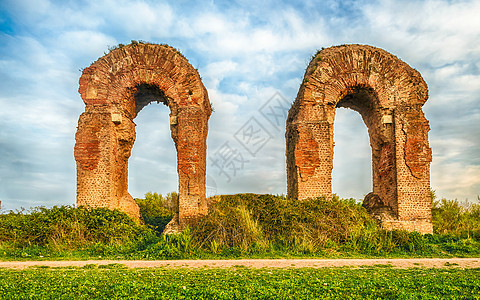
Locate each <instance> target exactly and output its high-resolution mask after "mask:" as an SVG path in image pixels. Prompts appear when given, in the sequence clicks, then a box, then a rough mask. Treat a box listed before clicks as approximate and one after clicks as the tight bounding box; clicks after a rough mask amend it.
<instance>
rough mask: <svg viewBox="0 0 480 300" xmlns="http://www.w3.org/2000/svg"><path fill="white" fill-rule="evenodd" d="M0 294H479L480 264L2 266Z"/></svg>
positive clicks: (478, 296) (350, 296) (412, 296)
mask: <svg viewBox="0 0 480 300" xmlns="http://www.w3.org/2000/svg"><path fill="white" fill-rule="evenodd" d="M0 298H1V299H92V298H96V299H120V298H122V299H126V298H128V299H360V298H362V299H480V269H466V270H462V269H454V268H445V269H423V268H414V269H406V270H400V269H392V268H388V267H383V266H379V267H368V268H367V267H366V268H360V269H352V268H323V269H311V268H302V269H250V268H245V267H238V268H231V269H186V268H182V269H170V268H155V269H153V268H152V269H126V268H123V267H122V266H121V265H110V266H108V265H107V267H106V268H105V267H102V268H100V267H97V266H94V265H89V266H88V265H87V266H86V267H84V268H76V269H67V268H31V269H26V270H13V269H0Z"/></svg>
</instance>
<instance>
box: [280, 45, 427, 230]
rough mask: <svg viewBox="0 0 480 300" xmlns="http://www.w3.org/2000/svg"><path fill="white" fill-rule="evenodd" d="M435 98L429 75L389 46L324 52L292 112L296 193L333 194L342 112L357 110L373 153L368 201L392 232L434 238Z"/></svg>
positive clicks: (290, 153) (290, 146)
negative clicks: (428, 113) (431, 121)
mask: <svg viewBox="0 0 480 300" xmlns="http://www.w3.org/2000/svg"><path fill="white" fill-rule="evenodd" d="M427 99H428V88H427V85H426V83H425V82H424V80H423V79H422V77H421V75H420V74H419V73H418V72H417V71H416V70H414V69H412V68H411V67H410V66H408V65H407V64H406V63H404V62H403V61H401V60H400V59H398V58H397V57H395V56H394V55H392V54H390V53H388V52H386V51H384V50H382V49H379V48H375V47H371V46H364V45H343V46H337V47H331V48H327V49H323V50H321V51H319V52H318V53H317V54H316V55H315V56H314V58H313V59H312V61H311V62H310V64H309V66H308V67H307V70H306V71H305V76H304V80H303V82H302V84H301V86H300V89H299V91H298V94H297V98H296V100H295V102H294V103H293V105H292V107H291V109H290V111H289V114H288V119H287V128H286V133H285V137H286V143H287V149H286V157H287V193H288V196H289V197H293V198H299V199H305V198H309V197H317V196H326V197H330V196H331V194H332V185H331V174H332V168H333V148H334V147H333V146H334V141H333V125H334V119H335V110H336V108H337V107H346V108H350V109H353V110H355V111H357V112H359V113H360V115H361V116H362V119H363V121H364V123H365V125H366V126H367V128H368V133H369V136H370V145H371V148H372V176H373V180H372V181H373V192H372V193H370V194H369V195H367V197H366V199H365V201H364V204H365V205H366V206H367V208H368V209H369V211H370V212H371V213H372V214H373V215H375V216H376V217H377V218H378V219H379V220H380V221H381V224H382V226H383V227H385V228H387V229H407V230H410V231H413V230H416V231H419V232H422V233H431V232H432V225H431V200H430V162H431V149H430V147H429V145H428V131H429V130H430V128H429V125H428V121H427V120H426V119H425V116H424V114H423V111H422V106H423V104H424V103H425V101H426V100H427Z"/></svg>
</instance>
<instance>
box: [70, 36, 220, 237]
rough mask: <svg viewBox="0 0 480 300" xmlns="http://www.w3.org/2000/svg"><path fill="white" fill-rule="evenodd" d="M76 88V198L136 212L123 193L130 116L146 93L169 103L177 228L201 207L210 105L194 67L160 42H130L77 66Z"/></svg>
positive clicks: (145, 99)
mask: <svg viewBox="0 0 480 300" xmlns="http://www.w3.org/2000/svg"><path fill="white" fill-rule="evenodd" d="M79 84H80V87H79V93H80V95H81V97H82V99H83V101H84V102H85V105H86V106H85V112H84V113H83V114H82V115H81V116H80V118H79V122H78V129H77V133H76V135H75V138H76V144H75V160H76V162H77V205H78V206H82V205H84V206H88V207H108V208H111V209H115V208H118V209H120V210H122V211H125V212H126V213H128V214H129V215H130V216H132V217H135V218H137V219H138V218H139V208H138V206H137V205H136V204H135V202H134V200H133V198H132V197H131V196H130V194H129V193H128V158H129V157H130V154H131V149H132V147H133V143H134V142H135V123H134V121H133V120H134V118H135V117H136V115H137V113H138V112H139V111H140V110H141V108H142V107H143V106H145V105H147V104H148V103H149V102H150V101H161V102H163V103H164V104H166V105H167V106H168V107H169V108H170V127H171V134H172V138H173V140H174V142H175V147H176V149H177V171H178V174H179V212H178V216H176V217H175V218H174V223H175V224H170V227H171V228H172V229H173V230H177V229H182V228H184V227H185V226H186V225H188V224H190V223H192V222H195V221H196V220H197V219H198V218H200V217H201V216H203V215H204V214H206V212H207V207H206V199H205V172H206V138H207V132H208V119H209V117H210V114H211V112H212V111H211V106H210V102H209V100H208V95H207V91H206V89H205V87H204V86H203V84H202V82H201V79H200V76H199V74H198V72H197V71H196V70H195V69H194V68H193V67H192V66H191V65H190V64H189V63H188V61H187V60H186V59H185V57H183V55H181V54H180V53H179V52H178V51H177V50H175V49H174V48H172V47H169V46H167V45H154V44H132V45H128V46H124V47H122V48H119V49H115V50H113V51H111V52H110V53H108V54H106V55H105V56H103V57H101V58H100V59H98V60H97V61H96V62H94V63H93V64H92V65H91V66H90V67H88V68H86V69H84V71H83V74H82V76H81V77H80V80H79Z"/></svg>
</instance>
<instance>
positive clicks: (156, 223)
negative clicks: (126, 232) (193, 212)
mask: <svg viewBox="0 0 480 300" xmlns="http://www.w3.org/2000/svg"><path fill="white" fill-rule="evenodd" d="M135 202H136V203H137V204H138V206H139V207H140V214H141V216H142V220H143V222H144V223H145V224H147V225H150V226H152V227H153V229H155V231H157V232H158V233H162V232H163V229H164V228H165V226H166V225H167V224H168V222H170V220H171V219H172V218H173V216H174V215H175V213H176V212H177V211H178V194H177V193H175V192H172V193H168V194H167V196H166V197H165V198H164V197H163V196H162V195H161V194H157V193H151V192H149V193H146V194H145V198H144V199H139V198H136V199H135Z"/></svg>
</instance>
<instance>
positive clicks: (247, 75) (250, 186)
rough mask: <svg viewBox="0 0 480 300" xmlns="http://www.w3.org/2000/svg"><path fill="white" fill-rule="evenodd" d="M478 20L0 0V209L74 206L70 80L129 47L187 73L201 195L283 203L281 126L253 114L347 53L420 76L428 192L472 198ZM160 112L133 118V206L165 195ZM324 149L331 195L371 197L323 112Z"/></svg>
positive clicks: (428, 13) (435, 11) (377, 4)
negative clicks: (178, 55) (201, 120)
mask: <svg viewBox="0 0 480 300" xmlns="http://www.w3.org/2000/svg"><path fill="white" fill-rule="evenodd" d="M478 15H480V2H479V1H473V0H472V1H439V0H432V1H333V0H326V1H284V2H281V1H99V0H94V1H48V0H35V1H31V0H30V1H29V0H13V1H9V0H1V1H0V200H1V201H2V208H3V209H17V208H20V207H25V208H29V207H33V206H39V205H44V206H52V205H60V204H73V203H75V192H76V190H75V189H76V171H75V161H74V158H73V146H74V143H75V140H74V135H75V131H76V126H77V121H78V117H79V115H80V114H81V113H82V112H83V110H84V104H83V102H82V100H81V98H80V96H79V94H78V92H77V90H78V79H79V77H80V75H81V71H80V70H81V69H82V68H84V67H87V66H89V65H90V64H91V63H92V62H93V61H95V60H96V59H98V58H99V57H101V56H103V55H104V52H106V51H108V47H109V46H114V45H117V44H118V43H124V44H125V43H129V42H130V41H131V40H144V41H150V42H155V43H167V44H170V45H171V46H173V47H176V48H177V49H179V50H180V51H181V52H182V53H183V54H184V55H185V56H186V57H187V58H188V59H189V61H190V63H191V64H192V65H193V66H194V67H195V68H198V70H199V73H200V75H201V77H202V80H203V83H204V85H205V86H206V88H207V90H208V93H209V97H210V101H211V102H212V103H213V106H214V108H215V112H214V114H213V115H212V116H211V118H210V122H209V127H210V128H209V135H208V149H207V151H208V165H207V174H208V176H207V184H208V188H209V193H210V194H213V193H217V194H225V193H240V192H254V193H273V194H283V193H285V192H286V175H285V138H284V123H283V124H280V125H279V124H275V123H274V122H269V119H268V116H267V117H265V114H262V111H263V110H262V108H263V109H265V108H268V107H270V106H272V103H283V106H285V107H287V108H288V106H289V105H290V104H291V103H292V102H293V100H294V99H295V96H296V93H297V91H298V88H299V85H300V82H301V80H302V78H303V73H304V70H305V68H306V66H307V65H308V63H309V60H310V58H311V56H312V54H314V53H315V52H316V50H317V49H320V48H322V47H329V46H333V45H339V44H352V43H358V44H369V45H373V46H376V47H380V48H382V49H385V50H386V51H388V52H390V53H393V54H394V55H397V56H398V57H399V58H400V59H402V60H403V61H405V62H406V63H408V64H409V65H410V66H412V67H413V68H415V69H417V70H418V71H420V73H421V74H422V76H423V77H424V79H425V81H426V82H427V84H428V86H429V90H430V98H429V100H428V101H427V103H426V104H425V106H424V111H425V114H426V117H427V119H428V120H429V121H430V125H431V128H432V130H431V131H430V145H431V147H432V149H433V162H432V165H431V172H432V174H431V183H432V188H433V189H435V190H436V191H437V195H438V196H440V197H446V198H451V199H453V198H458V199H459V200H462V201H463V200H465V199H467V198H468V199H469V200H470V201H474V200H476V198H477V195H478V194H480V93H479V92H480V18H478ZM279 101H280V102H279ZM263 112H264V111H263ZM168 113H169V111H168V108H167V107H166V106H163V105H162V104H151V105H149V106H148V107H146V108H145V109H143V110H142V112H141V113H140V114H139V116H138V117H137V118H136V119H135V122H136V124H137V141H136V143H135V145H134V149H133V152H132V157H131V158H130V161H129V163H130V167H129V171H130V173H129V191H130V193H131V194H132V196H134V197H140V196H142V195H143V194H144V193H146V192H148V191H156V192H161V193H167V192H170V191H174V190H176V189H177V185H178V182H177V180H178V179H177V175H176V153H175V149H174V146H173V142H172V141H171V138H170V132H169V125H168ZM270 121H272V120H270ZM249 122H256V123H255V124H257V125H258V124H259V126H261V127H262V128H263V131H262V132H263V134H264V137H265V143H264V144H262V147H261V148H260V149H254V151H252V149H248V147H244V144H245V143H243V144H242V140H241V138H239V135H238V132H239V130H241V129H242V128H245V127H244V126H247V127H248V126H249V125H251V124H252V123H249ZM283 122H284V121H283ZM335 144H336V146H335V158H334V172H333V175H334V180H333V189H334V192H336V193H337V194H339V195H340V196H342V197H354V198H357V199H360V198H363V196H364V195H365V194H367V193H368V192H370V191H371V157H370V155H371V154H370V148H369V147H370V146H369V141H368V134H367V129H366V127H365V125H364V124H363V123H362V120H361V118H360V116H359V115H358V113H356V112H353V111H350V110H346V109H338V110H337V117H336V121H335ZM226 150H228V151H230V153H231V154H233V153H235V155H237V156H236V157H242V160H241V161H242V162H243V164H240V163H239V160H237V161H236V167H235V168H236V170H235V172H234V171H233V170H232V169H228V168H227V169H220V168H218V167H216V166H215V165H214V164H213V163H212V162H214V161H215V160H216V159H218V157H219V153H221V152H222V151H226ZM249 150H250V152H249ZM252 153H253V154H252Z"/></svg>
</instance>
